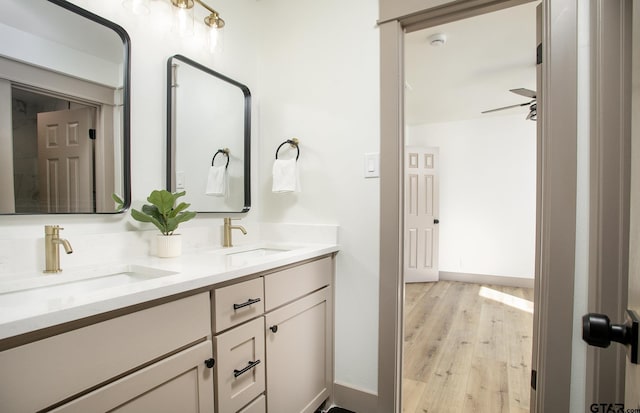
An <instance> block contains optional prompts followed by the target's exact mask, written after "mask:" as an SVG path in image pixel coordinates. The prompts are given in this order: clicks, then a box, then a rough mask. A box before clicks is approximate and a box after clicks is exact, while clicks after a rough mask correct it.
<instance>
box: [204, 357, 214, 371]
mask: <svg viewBox="0 0 640 413" xmlns="http://www.w3.org/2000/svg"><path fill="white" fill-rule="evenodd" d="M204 365H205V366H207V367H208V368H210V369H212V368H213V366H215V365H216V361H215V359H206V360H205V361H204Z"/></svg>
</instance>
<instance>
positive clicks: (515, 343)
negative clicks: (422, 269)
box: [403, 281, 533, 413]
mask: <svg viewBox="0 0 640 413" xmlns="http://www.w3.org/2000/svg"><path fill="white" fill-rule="evenodd" d="M501 301H503V302H507V303H508V304H505V303H503V302H501ZM532 302H533V290H532V289H526V288H514V287H500V286H492V285H480V284H466V283H459V282H450V281H439V282H437V283H416V284H407V286H406V293H405V337H404V374H403V412H404V413H446V412H456V413H459V412H479V413H499V412H518V413H520V412H528V411H529V390H530V387H529V383H530V375H531V373H530V367H529V365H530V363H531V343H532V339H531V336H532V326H533V315H532V314H531V313H530V312H529V311H531V308H532V304H531V303H532ZM517 307H522V308H523V309H520V308H517ZM527 310H528V311H527Z"/></svg>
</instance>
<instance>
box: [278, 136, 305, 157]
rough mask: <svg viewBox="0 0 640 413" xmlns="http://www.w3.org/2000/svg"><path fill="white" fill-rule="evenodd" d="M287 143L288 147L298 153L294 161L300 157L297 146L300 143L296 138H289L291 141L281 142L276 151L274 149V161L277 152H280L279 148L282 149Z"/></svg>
mask: <svg viewBox="0 0 640 413" xmlns="http://www.w3.org/2000/svg"><path fill="white" fill-rule="evenodd" d="M287 143H288V144H289V145H291V146H292V147H294V148H296V149H297V151H298V154H297V155H296V161H297V160H298V158H299V157H300V146H299V143H300V141H299V140H298V138H291V139H287V140H286V141H284V142H282V143H281V144H280V146H278V149H276V159H278V152H279V151H280V148H282V147H283V146H284V145H286V144H287Z"/></svg>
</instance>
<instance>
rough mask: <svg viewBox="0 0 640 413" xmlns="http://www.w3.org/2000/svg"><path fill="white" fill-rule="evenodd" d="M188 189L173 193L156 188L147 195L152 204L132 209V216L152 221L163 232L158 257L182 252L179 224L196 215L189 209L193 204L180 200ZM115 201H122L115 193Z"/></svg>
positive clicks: (159, 238) (143, 220)
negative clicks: (178, 231)
mask: <svg viewBox="0 0 640 413" xmlns="http://www.w3.org/2000/svg"><path fill="white" fill-rule="evenodd" d="M185 194H186V191H182V192H175V193H171V192H169V191H167V190H166V189H162V190H154V191H152V192H151V194H150V195H149V196H148V197H147V201H148V202H150V204H145V205H143V206H142V210H141V211H139V210H137V209H133V208H132V209H131V217H132V218H133V219H135V220H136V221H140V222H151V223H152V224H153V225H155V226H156V227H157V228H158V229H159V230H160V232H161V233H162V234H159V235H158V249H157V255H158V257H163V258H168V257H177V256H179V255H180V254H181V252H182V240H181V238H180V234H175V233H174V231H175V230H176V229H178V225H180V223H182V222H186V221H189V220H190V219H192V218H193V217H195V216H196V213H195V212H192V211H187V210H186V209H187V208H188V207H189V206H190V205H191V204H187V203H185V202H180V203H179V204H177V205H176V203H177V200H178V198H180V197H181V196H184V195H185ZM113 199H114V201H116V202H120V201H119V199H116V197H115V195H114V198H113Z"/></svg>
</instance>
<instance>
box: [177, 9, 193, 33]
mask: <svg viewBox="0 0 640 413" xmlns="http://www.w3.org/2000/svg"><path fill="white" fill-rule="evenodd" d="M175 12H176V23H175V26H174V27H175V30H176V31H177V32H178V34H180V36H191V35H192V34H193V8H191V9H185V8H182V7H176V8H175Z"/></svg>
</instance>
